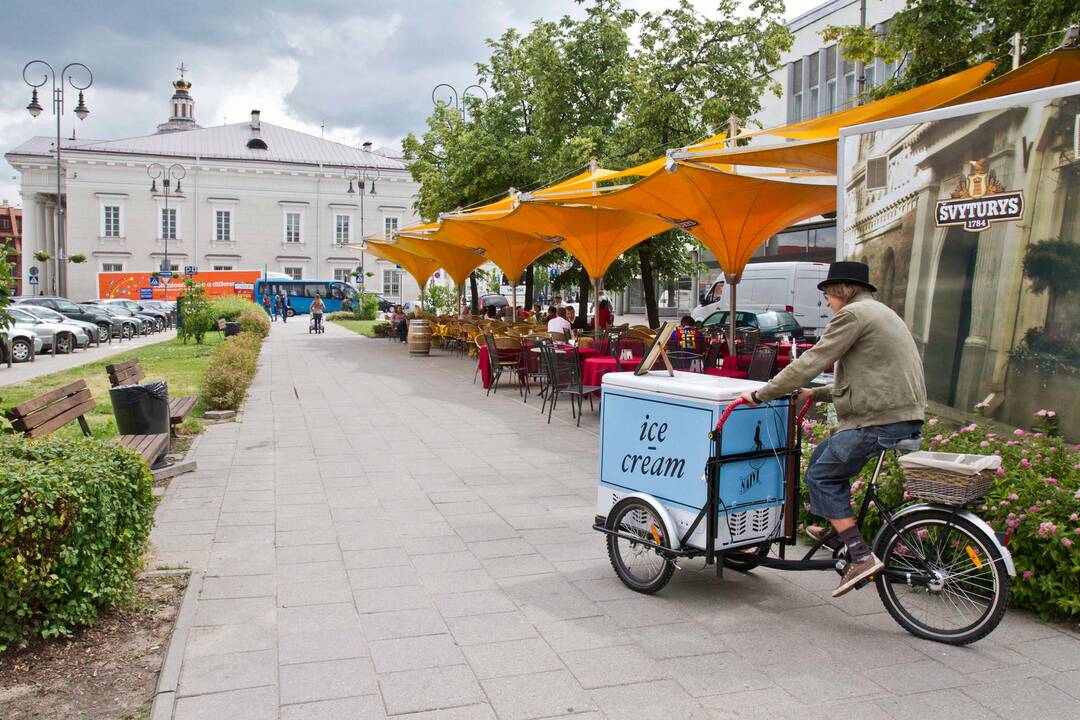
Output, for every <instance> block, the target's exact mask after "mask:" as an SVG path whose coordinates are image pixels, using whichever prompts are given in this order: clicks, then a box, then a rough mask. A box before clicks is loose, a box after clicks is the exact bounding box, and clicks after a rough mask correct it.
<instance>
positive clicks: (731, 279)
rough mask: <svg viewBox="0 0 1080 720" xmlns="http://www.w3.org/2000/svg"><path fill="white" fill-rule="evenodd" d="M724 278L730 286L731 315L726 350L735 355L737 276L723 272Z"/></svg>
mask: <svg viewBox="0 0 1080 720" xmlns="http://www.w3.org/2000/svg"><path fill="white" fill-rule="evenodd" d="M724 279H725V280H727V284H728V287H730V288H731V315H730V317H729V318H728V319H729V320H731V323H730V324H731V335H730V337H729V338H728V351H729V352H730V353H731V354H732V355H736V351H735V327H736V325H737V323H736V320H735V295H736V293H735V288H736V287H737V286H738V284H739V276H738V275H727V274H725V275H724Z"/></svg>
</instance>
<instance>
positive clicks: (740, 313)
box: [702, 306, 804, 342]
mask: <svg viewBox="0 0 1080 720" xmlns="http://www.w3.org/2000/svg"><path fill="white" fill-rule="evenodd" d="M730 316H731V311H730V310H720V311H718V312H714V313H713V314H712V315H709V317H707V318H705V321H704V322H703V323H702V326H703V327H710V326H713V325H720V326H722V327H725V328H726V327H728V326H729V325H730V324H731V323H730V322H729V320H728V318H729V317H730ZM735 326H736V328H737V329H740V328H747V329H754V330H757V331H758V332H760V333H761V339H762V340H764V341H765V342H773V341H776V340H780V339H781V338H795V339H796V340H801V339H802V338H803V335H804V332H803V329H802V326H801V325H799V321H798V320H796V319H795V316H794V315H792V314H791V313H789V312H787V311H786V310H772V309H769V308H765V307H754V306H747V307H745V308H744V309H741V310H740V309H739V308H738V306H736V308H735Z"/></svg>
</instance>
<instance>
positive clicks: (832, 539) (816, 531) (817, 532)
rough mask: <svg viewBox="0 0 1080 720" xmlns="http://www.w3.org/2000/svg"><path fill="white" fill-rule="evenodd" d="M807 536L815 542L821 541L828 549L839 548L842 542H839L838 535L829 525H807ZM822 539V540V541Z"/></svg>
mask: <svg viewBox="0 0 1080 720" xmlns="http://www.w3.org/2000/svg"><path fill="white" fill-rule="evenodd" d="M806 534H807V536H808V537H809V538H810V539H811V540H813V541H814V542H815V543H819V542H820V543H822V545H824V546H825V547H827V548H829V549H830V550H839V549H840V548H841V547H842V546H843V543H842V542H840V536H839V535H837V534H836V532H835V531H834V530H833V529H832V528H831V527H821V526H820V525H807V526H806ZM823 540H824V542H822V541H823Z"/></svg>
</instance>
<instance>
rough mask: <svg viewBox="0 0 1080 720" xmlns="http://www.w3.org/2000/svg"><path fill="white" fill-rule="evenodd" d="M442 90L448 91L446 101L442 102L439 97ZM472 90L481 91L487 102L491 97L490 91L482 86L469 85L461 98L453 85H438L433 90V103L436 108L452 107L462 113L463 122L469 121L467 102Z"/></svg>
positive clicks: (462, 92)
mask: <svg viewBox="0 0 1080 720" xmlns="http://www.w3.org/2000/svg"><path fill="white" fill-rule="evenodd" d="M441 88H445V89H446V90H447V91H448V92H447V96H446V99H445V100H441V99H439V97H438V96H439V90H440V89H441ZM470 90H479V91H480V92H481V93H483V94H484V99H485V100H487V99H489V98H490V97H491V96H490V95H488V91H487V90H485V89H484V88H483V87H482V86H480V85H469V86H468V87H466V88H465V89H464V90H462V91H461V95H460V96H459V95H458V91H457V88H455V87H454V86H453V85H450V84H448V83H439V84H438V85H436V86H435V87H434V88H432V90H431V102H432V103H433V104H434V105H435V106H436V107H452V108H454V109H455V110H457V111H458V112H460V113H461V119H462V120H467V119H468V113H467V110H468V108H467V107H466V104H465V101H466V100H467V99H468V97H469V91H470Z"/></svg>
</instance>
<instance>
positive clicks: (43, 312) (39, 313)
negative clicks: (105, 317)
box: [13, 305, 98, 342]
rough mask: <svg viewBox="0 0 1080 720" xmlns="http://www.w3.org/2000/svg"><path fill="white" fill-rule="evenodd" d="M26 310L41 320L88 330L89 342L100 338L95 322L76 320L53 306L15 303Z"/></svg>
mask: <svg viewBox="0 0 1080 720" xmlns="http://www.w3.org/2000/svg"><path fill="white" fill-rule="evenodd" d="M13 307H17V308H19V309H21V310H23V311H24V312H28V313H30V314H31V315H33V316H34V317H36V318H38V319H39V320H44V321H45V322H47V323H67V324H68V325H74V326H76V327H79V328H82V329H83V330H84V331H85V332H86V337H87V338H89V342H96V341H97V338H98V326H97V323H95V322H87V321H86V320H76V319H75V318H70V317H68V316H67V315H64V314H63V313H58V312H56V311H55V310H53V309H52V308H47V307H42V306H41V305H15V306H13Z"/></svg>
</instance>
